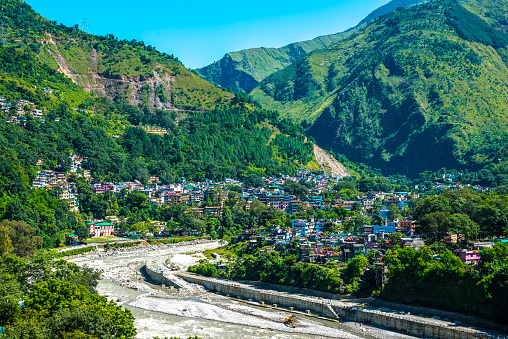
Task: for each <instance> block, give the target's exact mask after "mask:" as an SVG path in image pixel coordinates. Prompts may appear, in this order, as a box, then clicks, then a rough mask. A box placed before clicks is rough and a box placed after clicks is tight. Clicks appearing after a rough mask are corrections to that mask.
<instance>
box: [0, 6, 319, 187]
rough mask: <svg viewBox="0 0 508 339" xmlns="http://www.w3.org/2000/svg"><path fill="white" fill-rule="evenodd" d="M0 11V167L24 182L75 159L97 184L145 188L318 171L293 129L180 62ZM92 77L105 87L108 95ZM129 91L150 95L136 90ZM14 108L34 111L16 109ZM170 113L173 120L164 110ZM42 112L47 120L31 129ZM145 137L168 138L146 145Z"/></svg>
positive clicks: (19, 11)
mask: <svg viewBox="0 0 508 339" xmlns="http://www.w3.org/2000/svg"><path fill="white" fill-rule="evenodd" d="M1 4H2V12H1V16H2V19H3V21H4V23H6V27H7V31H8V32H7V46H5V47H0V71H1V73H0V79H1V81H0V97H2V98H4V99H5V100H4V102H11V103H12V105H11V107H10V108H8V107H7V106H5V107H4V109H2V112H1V113H2V114H0V125H1V126H0V130H1V133H0V137H1V138H2V139H1V140H2V141H1V142H0V157H5V159H7V161H8V162H9V163H11V164H15V163H21V165H20V169H23V172H24V174H23V175H27V177H28V179H30V180H31V179H33V178H34V177H33V175H34V171H35V170H36V166H35V164H36V163H37V162H38V160H39V163H41V162H43V163H44V164H43V165H41V167H39V168H40V169H48V170H65V169H66V168H67V167H68V165H69V154H78V155H81V156H83V157H86V158H88V160H87V162H86V168H87V169H89V170H91V171H92V175H93V176H94V177H96V178H102V179H106V180H113V181H124V180H135V179H136V180H140V181H142V182H146V181H147V179H148V178H149V176H151V175H156V176H159V177H161V178H162V179H163V181H164V182H171V181H173V180H175V178H177V177H181V176H185V177H186V178H188V179H190V180H201V179H203V178H205V177H207V178H210V179H213V180H217V179H220V178H224V177H226V176H227V177H235V178H240V177H242V176H244V175H246V174H248V173H252V172H255V173H258V174H271V173H279V172H284V173H286V172H288V173H289V172H294V171H296V170H297V169H298V168H300V167H305V166H308V167H309V168H315V169H317V162H316V161H315V158H314V155H313V145H312V144H311V143H307V142H305V141H304V140H305V137H304V135H303V134H302V133H301V130H300V128H299V127H298V126H296V125H294V124H292V123H290V122H289V121H287V120H285V119H282V118H280V117H279V116H278V113H276V112H268V111H266V110H263V109H262V108H261V107H260V106H259V105H258V104H257V103H255V102H253V101H252V100H251V98H249V97H248V96H246V95H244V94H238V95H236V96H234V95H233V94H231V93H229V92H225V91H223V90H221V89H218V88H216V87H215V86H213V85H212V84H210V83H208V82H206V81H205V80H203V79H201V78H200V77H199V76H197V75H195V74H194V73H193V72H190V71H188V70H187V69H186V68H185V67H184V66H183V65H182V64H181V63H180V62H179V61H178V60H177V59H176V58H175V57H173V56H168V55H164V54H161V53H159V52H157V51H156V50H155V49H153V48H151V47H149V46H144V45H143V44H141V43H134V42H126V41H118V40H117V39H115V38H113V37H110V36H109V37H99V36H92V35H89V34H86V33H83V32H81V31H79V30H78V29H77V28H75V27H65V26H63V25H56V24H55V23H52V22H49V21H47V20H46V19H44V18H42V17H41V16H40V15H38V14H37V13H35V12H34V11H33V10H32V9H31V8H30V7H29V6H28V5H26V4H25V3H23V2H21V1H14V0H2V1H1ZM53 40H55V41H56V42H53ZM89 52H91V53H92V54H91V55H89V54H88V53H89ZM55 55H56V58H54V56H55ZM88 57H90V58H92V59H93V60H95V61H96V64H95V65H96V66H97V70H98V71H97V72H96V73H95V72H94V71H93V70H90V69H89V68H87V67H88V66H89V65H90V64H89V61H90V60H89V59H88ZM145 59H146V60H145ZM55 60H56V61H55ZM80 62H82V63H80ZM62 65H66V67H63V68H62ZM80 67H81V68H80ZM57 70H58V71H57ZM68 70H71V71H72V73H71V74H68V72H67V71H68ZM99 70H100V71H99ZM60 71H63V72H60ZM87 72H88V73H87ZM77 74H79V75H77ZM150 74H151V76H150ZM162 74H164V76H162ZM158 75H160V78H158V77H157V76H158ZM96 76H99V77H102V78H104V79H107V80H105V82H104V84H105V85H104V86H103V87H101V88H102V89H104V90H105V92H103V91H102V89H100V88H98V87H99V84H102V80H100V79H97V78H96ZM164 77H167V79H168V83H167V84H166V83H164V81H165V80H164ZM102 78H101V79H102ZM131 78H135V79H134V80H128V79H131ZM126 79H127V80H126ZM161 79H162V80H161ZM159 80H160V81H161V84H160V85H157V81H159ZM87 81H89V82H87ZM93 81H95V82H93ZM150 81H151V84H150V85H147V84H148V83H149V82H150ZM138 82H139V84H138ZM92 83H95V84H96V85H97V87H94V88H91V87H90V86H88V85H89V84H92ZM131 83H135V84H136V86H138V87H139V86H141V84H144V85H142V86H141V88H140V89H139V91H138V90H137V89H135V88H134V87H135V86H134V85H130V84H131ZM166 85H167V86H166ZM145 87H148V88H147V89H146V90H145V89H144V88H145ZM83 88H84V89H85V90H87V91H85V90H83ZM122 88H124V92H127V93H120V89H122ZM136 88H137V87H136ZM113 92H115V93H116V94H115V95H114V96H112V97H110V95H109V93H113ZM139 92H141V93H139ZM128 94H132V95H134V96H135V99H136V100H134V102H132V100H131V99H132V98H129V97H127V98H126V97H125V96H128ZM107 98H111V99H113V100H111V101H110V100H108V99H107ZM154 98H155V100H154ZM18 100H26V101H28V103H21V104H19V107H20V108H19V110H18V108H17V107H16V103H17V101H18ZM133 103H135V104H136V105H135V106H134V105H132V104H133ZM163 103H164V104H165V105H166V106H164V107H165V108H166V109H165V110H163V109H158V108H157V107H159V106H160V108H162V104H163ZM35 108H37V109H38V110H40V112H42V114H43V115H44V116H45V118H44V119H43V120H39V119H36V118H34V115H33V114H32V113H33V112H34V111H33V110H34V109H35ZM12 119H14V121H17V124H15V123H11V122H10V121H9V120H12ZM148 127H157V128H159V130H160V131H161V132H162V133H165V134H164V135H157V134H150V132H151V129H150V128H148ZM145 130H146V131H145ZM162 133H160V134H162ZM23 175H20V177H23Z"/></svg>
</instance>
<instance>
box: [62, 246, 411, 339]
mask: <svg viewBox="0 0 508 339" xmlns="http://www.w3.org/2000/svg"><path fill="white" fill-rule="evenodd" d="M219 246H220V244H219V243H218V242H202V241H194V242H193V243H191V244H188V243H187V244H181V243H180V244H172V245H159V246H146V247H142V246H140V247H136V248H130V249H121V250H117V251H113V252H109V253H103V252H99V253H92V254H87V255H83V256H80V257H77V258H73V259H71V260H70V261H72V262H74V263H76V264H78V265H81V266H85V265H86V266H88V267H91V268H95V269H99V270H102V274H101V279H102V280H101V281H100V282H99V286H98V292H99V293H100V294H101V295H105V296H107V297H108V298H109V299H111V300H114V301H116V302H118V303H119V304H122V305H123V306H124V307H126V308H129V309H130V310H131V311H132V312H133V314H134V316H135V319H136V320H135V326H136V328H137V329H138V334H137V336H136V338H139V339H145V338H146V339H148V338H153V337H154V336H159V337H165V336H167V337H171V336H174V337H181V338H187V337H188V336H194V335H197V336H199V337H202V338H205V339H208V338H239V339H250V338H291V339H292V338H326V337H328V338H330V337H331V338H411V337H410V336H407V335H404V334H401V333H396V332H391V331H386V330H382V329H378V328H375V327H369V326H362V327H360V326H359V324H355V323H341V324H339V323H336V322H332V321H325V320H318V319H313V318H312V317H307V316H296V325H297V326H296V328H294V329H293V328H290V327H287V326H285V325H284V324H283V320H284V318H285V317H286V316H288V315H289V313H285V312H283V311H279V310H272V309H266V308H262V307H253V306H249V305H246V304H244V303H239V302H237V301H234V300H231V299H229V298H226V297H222V296H218V295H215V294H212V293H208V292H206V291H205V290H204V289H203V288H202V287H201V286H195V289H196V290H197V291H199V293H198V294H197V295H189V294H188V293H185V292H184V291H179V290H177V289H173V288H164V289H163V288H161V286H157V285H153V284H151V283H150V282H148V281H146V280H145V278H144V277H143V275H142V274H141V271H140V268H141V267H142V266H143V265H144V263H145V261H146V260H147V259H148V258H153V257H154V256H161V257H166V258H169V259H168V264H173V265H177V266H181V267H188V266H190V265H193V264H195V263H197V262H198V261H199V259H201V258H202V257H203V256H202V254H201V252H203V251H205V250H208V249H213V248H217V247H219Z"/></svg>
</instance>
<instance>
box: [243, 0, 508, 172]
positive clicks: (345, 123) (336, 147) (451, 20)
mask: <svg viewBox="0 0 508 339" xmlns="http://www.w3.org/2000/svg"><path fill="white" fill-rule="evenodd" d="M461 4H462V2H461ZM461 4H458V3H456V2H449V1H437V2H436V1H435V2H430V3H428V4H423V5H420V6H412V7H410V8H409V9H405V10H402V11H396V12H393V13H390V14H387V15H384V16H381V17H379V18H378V19H377V20H375V21H373V22H371V24H369V26H367V27H366V28H364V29H363V30H362V31H360V32H357V33H356V34H354V35H352V36H351V37H349V38H347V39H345V40H343V41H341V42H339V43H337V44H334V45H332V46H330V47H328V48H326V49H322V50H319V51H314V52H312V53H310V54H309V55H307V56H305V57H303V58H302V59H300V60H298V61H297V62H295V63H294V64H292V65H291V66H289V67H287V68H285V69H284V70H282V71H279V72H277V73H274V74H272V75H270V76H269V77H267V78H266V79H265V80H263V81H262V82H261V83H260V85H259V86H258V87H256V88H255V89H254V90H253V91H252V92H251V95H252V96H253V97H254V98H255V99H256V100H258V101H259V102H260V103H261V104H262V105H263V106H264V107H269V108H271V109H277V110H279V111H280V112H281V114H282V115H283V116H285V117H288V118H291V119H292V120H293V121H295V122H300V123H302V124H303V125H304V127H305V128H306V129H307V132H308V135H309V136H312V137H314V138H315V140H316V141H317V144H318V145H319V146H321V147H323V148H324V149H327V150H333V151H334V152H337V153H343V154H345V155H346V156H347V157H348V158H350V160H353V161H355V162H365V163H367V164H369V165H372V166H374V167H378V168H381V169H383V170H385V171H387V172H390V173H394V172H400V173H404V174H409V175H412V176H414V175H416V174H418V173H419V172H423V171H424V170H436V169H439V168H441V167H447V168H469V169H478V168H481V167H482V166H484V165H486V164H488V163H489V162H490V161H491V160H492V159H494V157H495V156H494V155H495V153H496V152H497V150H498V149H499V148H500V147H502V145H503V140H506V137H507V136H508V134H507V132H508V128H507V126H508V124H507V119H508V93H507V91H506V87H505V86H506V84H508V68H507V66H506V63H505V61H506V60H507V58H506V46H507V41H508V38H507V37H506V35H504V34H503V33H501V32H499V31H498V30H495V29H493V28H492V27H491V26H489V25H488V24H487V23H486V22H485V21H484V20H482V19H481V18H479V17H478V16H476V15H474V14H472V13H471V12H469V11H467V10H466V9H465V7H463V6H462V5H461ZM418 15H419V16H418ZM494 93H495V94H494ZM473 111H476V112H477V113H476V114H473V113H472V112H473ZM421 149H426V150H427V151H428V152H425V154H424V155H423V156H422V155H420V151H419V150H421Z"/></svg>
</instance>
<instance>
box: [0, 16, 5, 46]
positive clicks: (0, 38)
mask: <svg viewBox="0 0 508 339" xmlns="http://www.w3.org/2000/svg"><path fill="white" fill-rule="evenodd" d="M0 45H2V47H5V26H4V21H3V20H2V19H0Z"/></svg>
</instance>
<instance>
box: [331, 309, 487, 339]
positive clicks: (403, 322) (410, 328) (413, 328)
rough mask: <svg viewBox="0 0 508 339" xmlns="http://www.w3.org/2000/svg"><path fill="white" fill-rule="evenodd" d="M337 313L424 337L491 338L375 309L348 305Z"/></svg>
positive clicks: (455, 338) (471, 331)
mask: <svg viewBox="0 0 508 339" xmlns="http://www.w3.org/2000/svg"><path fill="white" fill-rule="evenodd" d="M334 309H335V310H336V311H337V313H338V314H339V315H340V316H342V317H344V318H346V319H349V320H353V321H356V322H363V323H367V324H368V323H372V324H376V325H379V326H383V327H387V328H391V329H395V330H397V331H403V332H405V333H408V334H411V335H414V336H418V337H423V338H451V339H480V338H490V337H489V336H487V335H486V334H482V333H479V332H478V331H474V330H468V329H466V328H456V327H450V326H444V325H442V324H437V323H431V322H426V321H420V320H417V319H410V318H408V317H401V316H397V315H394V314H393V315H392V314H386V313H382V312H379V311H373V310H357V309H352V308H347V307H337V306H335V307H334Z"/></svg>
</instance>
